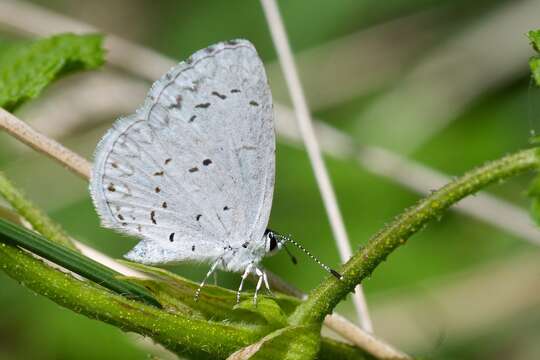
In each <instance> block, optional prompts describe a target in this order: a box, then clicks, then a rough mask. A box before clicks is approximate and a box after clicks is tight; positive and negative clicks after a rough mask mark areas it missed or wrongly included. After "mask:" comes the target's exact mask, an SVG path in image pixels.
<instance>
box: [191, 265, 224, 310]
mask: <svg viewBox="0 0 540 360" xmlns="http://www.w3.org/2000/svg"><path fill="white" fill-rule="evenodd" d="M220 261H221V258H219V259H217V261H215V262H214V263H213V264H212V266H211V267H210V270H208V272H207V273H206V276H205V277H204V280H203V281H202V282H201V284H200V285H199V287H198V288H197V291H195V301H198V300H199V295H200V294H201V290H202V288H203V286H204V284H206V280H208V278H209V277H210V275H212V273H213V272H214V271H216V268H217V266H218V264H219V262H220Z"/></svg>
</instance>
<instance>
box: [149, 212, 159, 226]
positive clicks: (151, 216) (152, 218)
mask: <svg viewBox="0 0 540 360" xmlns="http://www.w3.org/2000/svg"><path fill="white" fill-rule="evenodd" d="M150 220H152V223H153V224H154V225H156V224H157V222H156V212H155V211H154V210H152V211H150Z"/></svg>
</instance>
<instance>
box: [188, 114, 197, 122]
mask: <svg viewBox="0 0 540 360" xmlns="http://www.w3.org/2000/svg"><path fill="white" fill-rule="evenodd" d="M196 117H197V115H192V116H191V117H190V118H189V121H188V122H193V120H195V118H196Z"/></svg>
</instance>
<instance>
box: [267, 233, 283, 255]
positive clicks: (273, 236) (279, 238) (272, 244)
mask: <svg viewBox="0 0 540 360" xmlns="http://www.w3.org/2000/svg"><path fill="white" fill-rule="evenodd" d="M285 241H286V240H285V237H284V236H283V235H281V234H278V233H277V232H275V231H273V230H270V229H266V231H265V232H264V248H265V255H266V256H272V255H275V254H276V253H277V252H278V251H279V250H281V248H282V247H283V244H284V243H285Z"/></svg>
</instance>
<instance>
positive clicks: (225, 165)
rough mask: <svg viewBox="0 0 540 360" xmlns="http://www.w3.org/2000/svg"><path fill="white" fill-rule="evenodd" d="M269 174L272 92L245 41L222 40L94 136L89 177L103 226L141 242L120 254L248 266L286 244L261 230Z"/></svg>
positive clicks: (238, 268)
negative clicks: (100, 135)
mask: <svg viewBox="0 0 540 360" xmlns="http://www.w3.org/2000/svg"><path fill="white" fill-rule="evenodd" d="M274 175H275V134H274V124H273V109H272V95H271V93H270V89H269V86H268V81H267V78H266V73H265V70H264V67H263V64H262V62H261V60H260V58H259V57H258V55H257V52H256V50H255V48H254V47H253V45H252V44H251V43H250V42H249V41H247V40H231V41H227V42H222V43H219V44H216V45H213V46H210V47H207V48H205V49H202V50H200V51H197V52H196V53H195V54H193V55H192V56H191V57H190V58H189V59H188V60H186V61H184V62H181V63H179V64H178V65H176V66H175V67H173V68H172V69H171V70H169V72H168V73H167V74H165V75H164V76H163V77H162V78H161V79H160V80H158V81H156V82H155V83H154V85H153V86H152V88H151V89H150V91H149V93H148V95H147V97H146V100H145V102H144V105H143V106H142V107H141V108H140V109H138V110H137V111H136V113H135V114H133V115H130V116H127V117H125V118H121V119H119V120H118V121H116V122H115V123H114V125H113V127H112V128H111V129H110V130H109V131H108V132H107V134H106V135H105V136H104V137H103V139H102V140H101V141H100V143H99V145H98V146H97V150H96V153H95V165H94V168H93V172H92V178H91V182H90V191H91V194H92V199H93V201H94V205H95V207H96V209H97V212H98V214H99V215H100V217H101V221H102V224H103V225H104V226H106V227H109V228H112V229H115V230H118V231H120V232H123V233H127V234H130V235H133V236H136V237H138V238H140V239H142V240H141V241H140V242H139V243H138V244H137V245H136V246H135V248H133V249H132V250H131V251H130V252H129V253H128V254H126V256H125V257H126V258H127V259H129V260H133V261H136V262H141V263H144V264H153V265H159V264H170V263H175V262H189V261H192V262H205V263H209V264H211V267H210V270H209V271H208V274H207V275H206V277H205V279H204V280H203V282H202V283H201V286H200V287H199V289H198V290H197V292H196V297H198V295H199V293H200V290H201V288H202V287H203V286H204V284H205V282H206V280H207V279H208V277H209V276H210V275H211V274H212V273H213V272H214V271H215V270H216V269H222V270H225V271H233V272H243V275H242V280H241V283H240V287H239V289H238V293H237V300H238V299H239V296H240V292H241V290H242V286H243V283H244V280H245V278H246V277H247V276H248V275H249V274H250V273H251V272H254V273H255V274H256V275H257V276H258V277H259V281H258V283H257V286H256V290H255V296H254V301H255V302H256V301H257V292H258V291H259V289H260V287H261V284H262V282H264V284H265V286H266V288H267V289H268V290H270V288H269V285H268V280H267V276H266V273H265V271H264V270H263V269H262V268H261V267H260V266H259V263H260V261H261V259H262V258H263V257H264V256H265V255H269V254H273V253H274V252H275V251H277V250H279V249H280V248H281V246H282V245H283V244H284V242H285V241H288V240H289V239H288V238H286V237H282V236H280V235H279V234H276V233H274V232H272V231H269V230H266V227H267V224H268V218H269V216H270V209H271V204H272V195H273V188H274Z"/></svg>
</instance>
